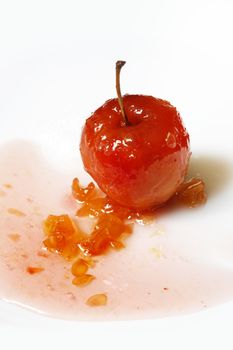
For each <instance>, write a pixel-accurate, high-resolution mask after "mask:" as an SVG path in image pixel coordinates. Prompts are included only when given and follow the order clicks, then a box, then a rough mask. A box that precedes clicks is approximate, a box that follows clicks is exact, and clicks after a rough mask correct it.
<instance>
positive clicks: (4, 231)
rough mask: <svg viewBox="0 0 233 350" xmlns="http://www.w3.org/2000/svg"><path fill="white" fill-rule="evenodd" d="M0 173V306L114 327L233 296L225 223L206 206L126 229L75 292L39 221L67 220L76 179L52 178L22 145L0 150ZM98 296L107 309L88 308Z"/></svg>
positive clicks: (232, 256) (31, 148) (232, 258)
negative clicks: (46, 246)
mask: <svg viewBox="0 0 233 350" xmlns="http://www.w3.org/2000/svg"><path fill="white" fill-rule="evenodd" d="M0 169H1V171H0V279H1V287H0V298H1V299H3V300H7V301H10V302H13V303H16V304H20V305H23V306H25V307H27V308H29V309H33V310H36V311H39V312H42V313H45V314H47V315H50V316H53V317H60V318H67V319H77V320H116V319H118V320H119V319H141V318H155V317H164V316H170V315H179V314H184V313H190V312H195V311H200V310H202V309H205V308H207V307H210V306H213V305H216V304H219V303H223V302H226V301H229V300H231V299H232V298H233V249H230V248H229V247H230V246H231V247H232V246H233V237H232V234H231V228H230V223H229V225H228V226H226V227H224V230H222V231H221V228H223V227H222V226H221V224H217V222H218V221H216V220H217V219H214V218H215V216H216V215H215V214H216V213H215V212H214V211H215V210H216V209H215V207H214V206H212V207H211V203H210V204H208V206H209V208H208V206H205V207H203V208H200V209H197V210H191V211H179V212H177V213H174V212H173V213H170V215H169V213H168V214H166V215H164V216H162V217H161V218H158V219H157V220H156V221H155V222H154V223H153V224H150V225H147V226H141V225H135V230H134V234H133V235H132V236H131V237H130V238H129V239H127V241H126V248H125V249H123V250H121V251H118V252H115V251H114V252H112V253H109V254H108V255H106V256H103V257H97V259H96V260H97V261H98V263H97V264H96V267H95V268H94V269H93V271H92V272H91V273H93V274H94V275H95V276H96V279H95V280H94V281H93V282H92V283H91V284H90V285H88V286H86V287H84V288H78V287H75V286H74V285H72V283H71V281H72V278H73V277H72V276H71V273H70V267H71V266H70V264H69V263H67V262H65V261H64V260H63V259H62V258H61V257H59V256H56V255H55V254H51V253H48V252H46V251H44V250H43V246H42V240H43V238H44V234H43V231H42V221H43V220H44V219H45V218H46V217H47V216H48V214H62V213H68V214H72V213H74V210H75V208H76V207H77V205H76V204H75V203H74V201H72V200H71V199H70V197H69V189H70V184H71V181H72V179H73V177H75V176H79V173H76V174H68V173H66V174H64V173H59V172H58V171H56V170H55V169H53V168H51V166H50V165H49V163H48V162H46V161H45V160H44V159H43V157H42V156H41V155H40V153H39V152H38V150H37V148H36V147H35V145H33V144H32V143H29V142H12V143H8V144H6V145H5V146H2V147H1V148H0ZM77 169H80V170H79V172H80V173H81V172H82V170H81V169H82V167H81V165H80V166H77ZM211 210H212V212H211ZM220 215H221V213H220ZM210 219H211V225H210ZM205 222H206V223H205ZM29 267H33V268H36V269H38V270H36V272H35V273H29V272H28V268H29ZM33 271H34V270H33ZM98 293H104V294H106V295H107V297H108V302H107V305H106V306H103V307H97V308H91V307H89V306H87V305H86V304H85V301H86V300H87V299H88V298H89V297H90V296H92V295H94V294H98Z"/></svg>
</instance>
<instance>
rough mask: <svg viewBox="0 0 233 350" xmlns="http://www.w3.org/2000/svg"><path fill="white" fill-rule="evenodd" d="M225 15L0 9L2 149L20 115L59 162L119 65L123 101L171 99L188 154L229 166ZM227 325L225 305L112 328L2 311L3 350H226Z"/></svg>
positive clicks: (212, 8) (165, 4) (228, 5)
mask: <svg viewBox="0 0 233 350" xmlns="http://www.w3.org/2000/svg"><path fill="white" fill-rule="evenodd" d="M232 16H233V2H232V1H230V0H221V1H220V0H219V1H214V0H213V1H208V0H204V1H198V0H197V1H181V0H180V1H178V0H175V1H172V0H170V1H169V0H165V1H162V0H161V1H158V0H155V1H147V0H144V1H137V0H135V1H121V0H119V1H111V0H110V1H103V0H99V1H79V0H77V1H50V0H47V1H24V0H22V1H4V0H1V1H0V124H1V137H2V139H1V140H2V141H4V140H5V139H6V140H7V139H13V138H14V137H18V136H20V137H24V136H25V135H26V134H27V136H28V131H25V130H24V128H22V125H21V119H20V115H22V114H27V115H30V113H33V115H34V117H35V119H28V120H27V130H30V135H31V138H32V139H33V140H36V141H37V138H38V140H40V142H42V143H43V142H45V144H46V145H47V144H49V145H50V148H49V149H48V152H51V154H52V153H54V152H53V151H54V148H55V146H54V144H55V145H56V141H57V142H58V141H59V140H60V138H61V135H62V137H63V139H64V148H63V149H61V152H60V154H59V155H58V156H57V157H58V158H59V159H55V160H54V162H56V164H57V165H58V164H60V163H61V162H60V161H61V160H62V159H63V156H64V154H66V152H67V154H68V153H69V150H70V149H73V147H74V146H76V143H75V142H76V140H77V139H78V138H79V135H76V134H75V132H76V131H75V130H76V129H75V128H74V126H75V122H74V121H75V120H76V118H81V119H79V121H77V123H79V122H80V123H81V122H83V120H84V119H83V118H84V117H86V116H88V115H89V114H90V113H91V112H92V111H93V110H94V109H95V108H96V107H98V106H99V105H100V104H101V103H102V102H104V101H105V100H106V99H108V98H109V97H112V96H114V95H115V91H114V62H115V61H116V60H117V59H124V60H126V61H127V66H126V67H125V68H124V72H123V75H122V81H123V86H122V90H123V92H130V93H145V94H153V95H155V96H158V97H162V98H166V99H168V100H169V101H171V102H172V103H173V104H175V105H176V106H178V107H179V110H180V111H181V114H182V116H184V119H185V124H186V126H187V128H188V130H189V132H190V135H191V137H192V150H193V152H198V151H200V150H201V149H203V146H204V147H205V149H206V150H207V151H208V150H214V152H215V154H217V155H220V156H221V155H222V154H223V153H224V155H227V156H228V157H230V156H231V155H232V114H233V103H232V81H233V69H232V62H233V49H232V34H233V21H232ZM35 82H36V83H35ZM46 82H49V83H48V84H47V83H46ZM22 91H23V92H22ZM25 91H26V93H25ZM49 116H52V117H51V120H50V118H49ZM5 119H8V120H9V119H10V120H11V121H12V125H13V127H12V130H11V133H10V135H9V133H7V132H4V130H8V129H7V126H6V123H4V120H5ZM54 126H55V127H54ZM58 130H62V131H60V133H59V132H58ZM24 133H25V134H24ZM38 134H39V135H40V136H39V137H37V135H38ZM51 139H53V142H52V143H50V140H51ZM199 139H200V140H201V141H200V142H199ZM68 140H71V141H69V142H68ZM66 141H67V142H66ZM65 145H67V149H66V146H65ZM220 146H221V147H220ZM68 161H70V159H68V160H67V162H68ZM63 166H65V164H64V162H63ZM232 322H233V307H232V304H230V303H228V304H225V305H223V306H218V307H216V308H214V309H210V310H208V311H205V312H202V313H198V314H195V315H191V316H183V317H179V318H170V319H163V320H155V321H153V320H152V321H135V322H117V323H108V324H106V323H99V324H92V323H72V322H65V321H59V320H52V319H45V318H43V317H40V316H38V315H34V314H31V313H29V312H26V311H20V312H18V309H17V312H16V310H15V307H13V306H9V305H5V304H4V303H2V304H0V327H1V328H0V341H1V347H2V348H3V349H13V348H18V349H27V348H28V349H29V348H34V349H42V348H45V349H49V348H51V347H53V348H59V349H60V348H61V349H68V348H71V347H72V348H77V349H78V348H81V347H82V348H83V347H84V346H85V347H86V348H87V349H89V348H93V349H95V348H96V349H99V348H102V349H105V348H106V349H107V348H112V349H119V348H122V347H128V348H129V347H130V348H153V349H154V348H155V349H172V348H175V349H176V348H177V349H197V348H199V349H206V348H210V349H212V348H222V349H232V345H233V341H232V336H231V333H232Z"/></svg>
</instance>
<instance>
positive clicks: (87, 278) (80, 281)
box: [72, 274, 95, 287]
mask: <svg viewBox="0 0 233 350" xmlns="http://www.w3.org/2000/svg"><path fill="white" fill-rule="evenodd" d="M94 279H95V276H93V275H89V274H85V275H82V276H77V277H75V278H74V279H73V280H72V283H73V284H74V285H75V286H77V287H85V286H87V285H88V284H89V283H91V282H92V281H93V280H94Z"/></svg>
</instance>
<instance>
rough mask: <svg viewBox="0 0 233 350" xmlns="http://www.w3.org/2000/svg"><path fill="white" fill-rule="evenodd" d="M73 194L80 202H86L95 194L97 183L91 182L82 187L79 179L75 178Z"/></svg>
mask: <svg viewBox="0 0 233 350" xmlns="http://www.w3.org/2000/svg"><path fill="white" fill-rule="evenodd" d="M72 194H73V197H74V198H75V199H77V200H78V201H79V202H84V201H86V200H88V199H90V198H91V197H93V196H94V194H95V185H94V184H93V182H90V183H89V184H88V186H87V187H81V186H80V185H79V180H78V179H77V178H75V179H74V180H73V183H72Z"/></svg>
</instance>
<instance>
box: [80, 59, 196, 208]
mask: <svg viewBox="0 0 233 350" xmlns="http://www.w3.org/2000/svg"><path fill="white" fill-rule="evenodd" d="M124 64H125V62H124V61H117V63H116V90H117V95H118V98H114V99H110V100H108V101H106V102H105V103H104V104H103V105H102V106H101V107H100V108H98V109H97V110H96V111H95V112H94V113H93V114H92V115H91V116H90V117H89V118H88V119H87V120H86V123H85V126H84V128H83V131H82V136H81V143H80V151H81V156H82V160H83V164H84V167H85V169H86V171H87V172H88V173H89V174H90V175H91V176H92V178H93V179H94V180H95V181H96V183H97V184H98V186H99V187H100V188H101V190H102V191H103V192H105V193H106V194H107V195H108V196H109V197H110V198H111V199H112V200H114V201H116V202H117V203H119V204H120V205H122V206H126V207H130V208H136V209H142V210H144V209H149V208H152V207H158V206H161V205H163V204H164V203H166V202H167V201H168V200H169V199H170V198H171V197H172V196H173V195H174V193H175V192H176V191H177V189H178V188H179V186H180V185H181V184H182V183H183V181H184V178H185V175H186V172H187V168H188V163H189V158H190V149H189V135H188V133H187V131H186V129H185V127H184V125H183V123H182V120H181V117H180V115H179V113H178V111H177V110H176V108H175V107H173V106H172V105H171V104H170V103H169V102H167V101H165V100H162V99H159V98H155V97H152V96H144V95H124V96H123V97H122V96H121V91H120V70H121V68H122V66H123V65H124Z"/></svg>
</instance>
